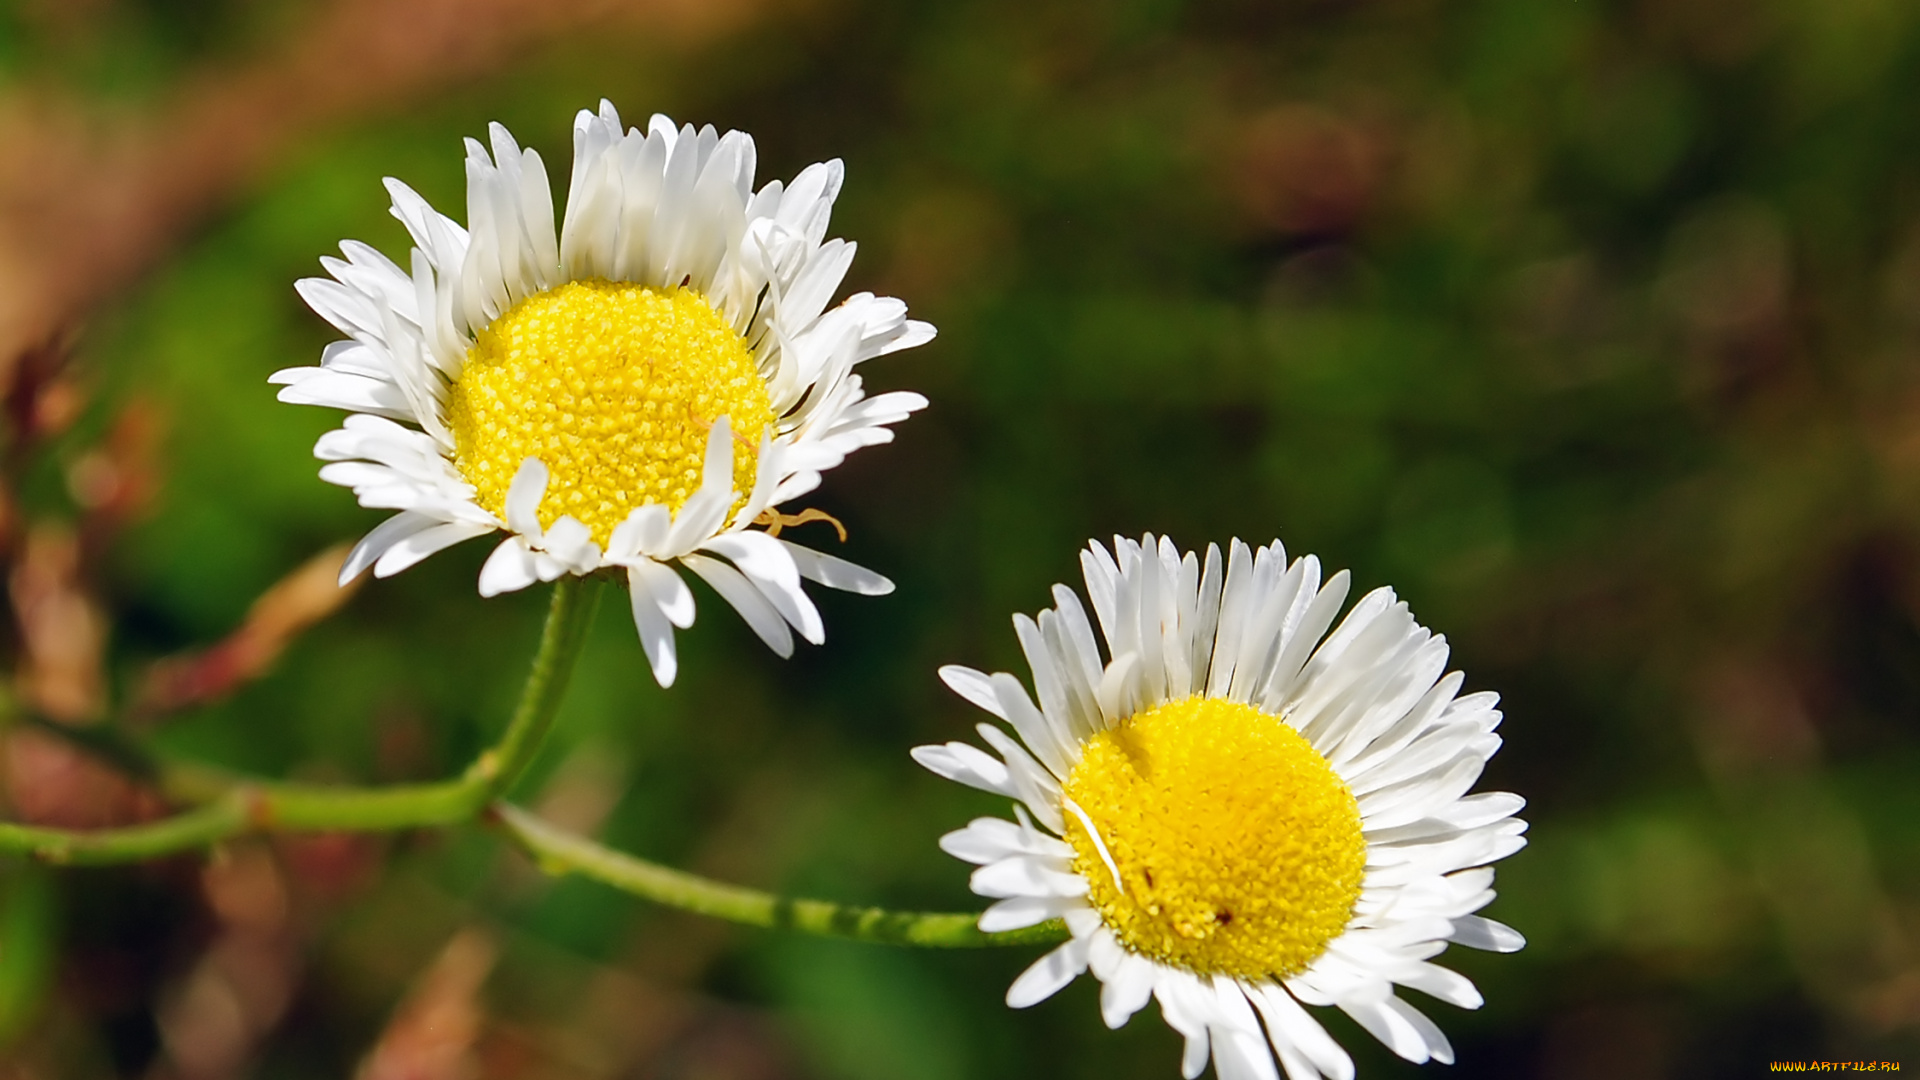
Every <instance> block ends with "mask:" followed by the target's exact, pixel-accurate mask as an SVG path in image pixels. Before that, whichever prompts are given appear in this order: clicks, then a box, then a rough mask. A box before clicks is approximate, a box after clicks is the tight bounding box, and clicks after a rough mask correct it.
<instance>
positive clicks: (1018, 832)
mask: <svg viewBox="0 0 1920 1080" xmlns="http://www.w3.org/2000/svg"><path fill="white" fill-rule="evenodd" d="M950 745H951V744H950ZM960 745H963V746H964V745H965V744H964V743H962V744H960ZM940 850H942V851H944V852H946V853H947V854H949V855H952V856H953V857H954V858H956V859H962V860H965V861H966V862H970V863H974V864H976V865H979V866H985V865H986V864H988V863H991V862H995V861H997V860H999V859H1004V858H1006V857H1008V856H1010V855H1042V856H1046V857H1049V858H1054V859H1072V858H1073V845H1071V844H1069V843H1067V842H1066V841H1065V840H1061V839H1058V838H1055V837H1052V836H1048V835H1047V834H1045V833H1043V832H1041V831H1040V830H1038V829H1035V828H1033V827H1031V826H1022V825H1019V824H1016V823H1014V822H1011V821H1008V820H1006V819H1005V818H995V817H983V818H975V819H973V820H972V821H970V822H968V823H967V827H966V828H964V829H958V830H955V831H953V832H950V833H948V834H946V835H945V836H942V837H941V838H940Z"/></svg>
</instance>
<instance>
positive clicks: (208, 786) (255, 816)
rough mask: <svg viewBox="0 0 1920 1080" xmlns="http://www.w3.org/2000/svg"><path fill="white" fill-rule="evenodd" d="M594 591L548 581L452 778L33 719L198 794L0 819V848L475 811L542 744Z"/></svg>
mask: <svg viewBox="0 0 1920 1080" xmlns="http://www.w3.org/2000/svg"><path fill="white" fill-rule="evenodd" d="M597 594H598V589H597V588H596V587H594V586H591V585H588V584H587V583H585V582H583V581H582V580H581V579H580V578H576V577H565V578H561V579H560V580H559V581H558V582H556V583H555V585H554V591H553V602H552V604H551V605H550V606H549V607H548V609H547V621H546V625H545V627H544V628H543V629H542V630H541V633H540V645H539V648H538V650H537V651H536V652H535V653H534V657H533V667H532V670H530V671H529V672H528V673H527V681H526V685H525V686H524V687H523V688H522V689H521V692H520V702H519V704H518V705H516V706H515V707H514V711H513V716H512V718H511V719H510V720H508V722H507V727H506V730H505V731H504V732H503V733H502V734H501V736H500V741H499V742H498V743H496V744H495V745H494V746H493V747H492V748H491V749H488V750H487V751H485V752H484V753H482V754H481V755H480V757H479V758H478V759H477V760H475V761H474V763H473V764H472V765H471V766H470V767H468V769H467V770H466V772H465V773H464V774H463V775H462V776H460V777H459V778H458V779H453V780H442V781H438V782H435V783H426V784H401V785H395V786H391V787H379V788H356V787H341V786H334V785H320V784H297V783H280V782H274V781H262V780H252V779H248V778H244V777H234V776H230V775H228V774H226V773H224V772H223V771H221V770H219V769H215V768H212V767H209V766H204V765H192V764H174V763H168V762H164V761H162V760H160V759H158V758H155V757H153V756H152V755H151V754H149V753H148V752H147V751H146V750H145V748H143V747H139V746H138V745H137V744H133V743H131V742H128V741H126V740H125V737H124V736H123V735H121V734H120V733H118V732H113V731H104V730H103V731H99V732H92V733H90V732H69V731H59V730H58V729H56V728H54V726H53V725H51V724H45V725H39V726H43V727H46V728H48V729H50V730H56V731H58V734H61V735H63V736H66V737H68V738H69V739H71V740H72V741H73V742H74V743H75V744H76V745H78V746H80V747H82V748H83V749H86V750H88V751H90V752H92V753H95V754H96V755H97V756H100V757H103V758H105V759H106V760H108V761H110V762H113V763H117V764H124V765H127V766H128V767H129V768H131V769H133V770H134V773H135V775H136V776H138V777H139V778H141V779H143V780H146V781H148V782H150V783H153V784H155V785H156V786H157V787H159V788H160V790H161V793H162V794H163V795H165V796H167V797H168V798H170V799H175V800H177V801H180V802H188V803H199V804H201V805H200V806H198V807H196V808H194V809H192V810H187V811H184V812H182V813H181V814H179V815H177V816H174V817H170V818H165V819H162V820H159V821H153V822H148V823H145V824H141V825H130V826H126V827H123V828H115V829H94V830H72V829H52V828H43V827H39V826H31V825H17V824H8V823H0V853H6V852H13V853H18V854H24V855H32V856H34V857H36V858H40V859H45V860H47V861H49V862H61V863H66V862H73V863H110V862H133V861H136V860H140V859H151V858H157V857H160V856H163V855H171V854H175V853H177V852H181V851H188V850H191V849H193V848H199V847H205V846H207V845H209V844H214V843H218V842H219V841H221V840H226V839H229V838H231V837H234V836H238V835H240V834H242V833H247V832H253V831H258V830H264V829H280V830H285V831H296V832H297V831H349V832H390V831H393V830H397V829H416V828H425V827H431V826H436V825H458V824H460V823H462V822H467V821H472V820H473V819H474V818H475V817H477V816H478V815H479V813H480V811H481V809H482V808H484V807H485V806H486V805H487V803H488V801H489V800H491V799H492V798H493V797H494V796H495V795H496V794H498V793H499V792H501V791H504V790H506V789H507V787H508V785H510V784H512V783H513V781H514V780H515V779H517V778H518V777H519V775H520V774H521V773H522V772H523V771H525V769H526V767H527V765H528V763H530V762H531V761H532V760H533V757H534V755H535V754H537V753H538V752H539V749H540V744H541V742H542V740H543V739H544V738H545V737H546V734H547V731H548V729H549V728H551V727H552V725H553V717H554V714H555V713H556V712H558V711H559V708H560V698H561V695H562V694H564V693H565V691H566V687H567V678H568V676H569V675H571V674H572V673H573V665H574V661H575V660H576V659H578V658H579V655H580V646H581V644H582V642H583V641H584V640H585V638H586V632H587V627H588V626H589V625H590V623H591V620H592V618H593V610H594V605H595V601H596V600H597Z"/></svg>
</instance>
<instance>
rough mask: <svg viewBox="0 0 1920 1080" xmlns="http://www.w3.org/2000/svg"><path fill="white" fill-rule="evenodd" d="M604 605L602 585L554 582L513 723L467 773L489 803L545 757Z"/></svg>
mask: <svg viewBox="0 0 1920 1080" xmlns="http://www.w3.org/2000/svg"><path fill="white" fill-rule="evenodd" d="M599 601H600V583H599V582H598V581H594V580H591V579H588V578H578V577H573V576H572V575H568V576H566V577H563V578H561V579H560V580H559V581H556V582H554V584H553V602H552V603H551V604H550V605H549V606H548V608H547V623H546V626H545V627H544V628H542V629H541V631H540V648H539V651H537V652H536V653H534V656H533V668H532V670H530V671H528V672H527V682H526V685H525V686H524V687H523V688H522V689H521V691H520V704H519V705H517V706H516V707H515V708H514V710H513V719H511V720H509V721H508V722H507V730H506V731H504V732H502V733H501V735H500V741H499V742H497V743H495V744H494V745H493V748H492V749H490V750H488V751H486V752H485V753H483V754H481V755H480V757H479V759H478V760H476V761H475V762H474V763H473V765H472V766H471V767H470V768H468V769H467V772H466V781H467V782H468V783H470V784H473V785H475V786H477V787H478V788H479V789H480V790H481V791H482V792H484V794H485V797H486V798H489V799H491V798H493V797H495V796H497V795H500V794H501V793H502V792H505V791H506V790H508V789H509V788H511V787H512V786H513V782H514V781H515V780H518V779H519V778H520V775H521V774H522V773H524V772H526V770H527V766H528V765H531V764H532V763H533V759H534V757H535V755H537V754H538V753H539V752H540V744H541V743H542V742H544V741H545V739H546V735H547V729H548V728H551V727H552V726H553V718H554V715H555V714H556V713H558V712H559V711H560V699H561V697H563V696H564V695H565V694H566V692H567V680H568V679H569V678H570V677H571V676H572V675H573V665H574V661H576V660H578V659H579V658H580V646H581V644H582V643H584V642H585V641H586V638H587V628H588V627H589V626H591V625H592V624H593V612H594V609H595V608H596V607H598V606H599Z"/></svg>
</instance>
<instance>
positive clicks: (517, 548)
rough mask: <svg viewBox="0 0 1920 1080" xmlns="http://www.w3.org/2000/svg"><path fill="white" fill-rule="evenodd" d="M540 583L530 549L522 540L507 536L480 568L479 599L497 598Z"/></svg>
mask: <svg viewBox="0 0 1920 1080" xmlns="http://www.w3.org/2000/svg"><path fill="white" fill-rule="evenodd" d="M539 579H540V574H539V570H538V568H537V566H536V565H535V561H534V553H533V549H531V548H529V547H527V542H526V539H525V538H524V537H519V536H509V537H507V538H506V540H504V541H502V542H501V544H500V546H499V547H497V548H494V549H493V554H492V555H489V556H487V562H486V565H484V566H482V567H481V568H480V595H481V596H498V595H500V594H501V593H506V592H514V591H516V590H518V589H524V588H526V587H527V586H529V585H531V584H533V583H534V582H535V581H538V580H539Z"/></svg>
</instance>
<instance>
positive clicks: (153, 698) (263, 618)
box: [129, 544, 365, 721]
mask: <svg viewBox="0 0 1920 1080" xmlns="http://www.w3.org/2000/svg"><path fill="white" fill-rule="evenodd" d="M346 557H347V546H346V545H344V544H342V545H338V546H336V547H331V548H328V549H327V550H325V551H323V552H321V553H320V554H318V555H315V556H314V557H313V558H311V559H308V560H307V561H306V562H305V563H302V564H301V565H300V567H299V569H297V570H295V571H294V572H293V573H291V574H288V575H287V576H286V577H284V578H281V579H280V580H279V581H278V582H276V583H275V584H274V586H273V587H272V588H270V589H268V590H267V591H266V592H264V593H262V594H260V598H259V599H258V600H255V601H254V602H253V606H252V607H251V608H250V609H248V611H247V617H246V621H245V622H243V623H241V624H240V628H239V629H237V630H235V631H234V632H233V633H231V634H229V635H227V637H226V638H225V639H224V640H222V641H221V642H220V643H219V644H217V645H215V646H213V647H212V648H210V649H206V650H204V651H201V652H196V653H189V654H186V655H183V656H175V657H169V658H167V659H165V660H161V661H159V662H158V663H156V664H154V665H153V668H152V669H151V670H150V671H148V672H147V677H146V680H145V682H144V683H143V684H142V685H141V688H140V690H139V692H138V695H137V697H136V698H135V699H134V703H133V705H132V707H131V708H130V709H129V712H130V713H131V715H132V716H133V717H134V718H135V719H136V720H142V721H144V720H151V719H153V718H155V717H158V716H160V715H163V714H166V713H170V712H175V711H178V710H180V709H184V708H188V707H190V706H194V705H203V704H206V703H208V702H211V701H217V700H219V699H220V698H223V697H226V696H227V695H228V694H231V693H233V692H234V691H235V690H236V689H238V688H239V687H240V686H241V685H242V684H243V683H246V682H248V681H250V680H252V679H255V678H257V677H259V676H260V675H262V674H264V673H265V672H266V670H267V669H268V667H270V666H271V665H272V663H273V662H274V661H275V660H276V659H278V658H279V656H280V654H281V653H282V652H284V651H285V650H286V648H287V646H288V645H290V644H292V642H293V639H294V638H296V637H298V636H299V635H300V634H301V632H303V631H305V630H306V629H307V628H308V627H310V626H312V625H313V624H314V623H317V622H319V621H320V620H322V619H324V618H326V617H327V616H328V615H331V614H333V613H334V612H335V611H337V610H339V608H340V606H341V605H342V604H345V603H346V602H347V600H348V599H349V598H350V597H352V596H353V594H354V593H355V592H357V591H358V590H359V588H360V583H361V582H362V581H364V580H365V575H362V576H361V577H360V578H356V579H355V580H353V581H350V582H348V583H347V584H346V585H345V586H344V587H343V586H341V585H340V584H339V581H338V578H339V575H340V564H341V562H342V561H344V560H345V559H346Z"/></svg>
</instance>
